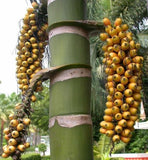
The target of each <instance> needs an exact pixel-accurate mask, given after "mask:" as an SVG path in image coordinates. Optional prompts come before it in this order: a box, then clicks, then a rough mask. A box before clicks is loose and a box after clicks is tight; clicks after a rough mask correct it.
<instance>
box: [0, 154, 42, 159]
mask: <svg viewBox="0 0 148 160" xmlns="http://www.w3.org/2000/svg"><path fill="white" fill-rule="evenodd" d="M0 159H1V160H12V158H11V157H9V158H0ZM21 160H41V156H40V154H38V153H27V154H23V155H22V157H21Z"/></svg>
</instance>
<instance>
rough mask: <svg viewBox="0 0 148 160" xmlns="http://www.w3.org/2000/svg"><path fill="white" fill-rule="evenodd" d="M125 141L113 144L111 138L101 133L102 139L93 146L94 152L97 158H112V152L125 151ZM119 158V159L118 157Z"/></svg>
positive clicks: (103, 159) (96, 159)
mask: <svg viewBox="0 0 148 160" xmlns="http://www.w3.org/2000/svg"><path fill="white" fill-rule="evenodd" d="M124 148H125V143H123V142H120V143H116V144H115V145H114V148H113V146H112V143H111V140H110V138H109V137H107V136H106V135H104V134H101V136H100V139H99V141H98V142H97V143H95V144H94V146H93V153H94V159H95V160H110V159H113V158H111V157H110V153H111V151H112V153H122V152H124ZM118 160H119V159H118Z"/></svg>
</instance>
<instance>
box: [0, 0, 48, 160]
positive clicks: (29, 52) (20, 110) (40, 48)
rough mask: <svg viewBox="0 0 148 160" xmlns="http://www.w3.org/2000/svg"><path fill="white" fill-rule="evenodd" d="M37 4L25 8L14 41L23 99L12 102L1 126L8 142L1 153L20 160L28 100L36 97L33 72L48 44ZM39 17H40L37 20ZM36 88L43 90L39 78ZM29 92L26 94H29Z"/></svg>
mask: <svg viewBox="0 0 148 160" xmlns="http://www.w3.org/2000/svg"><path fill="white" fill-rule="evenodd" d="M40 9H41V8H40V7H39V5H38V4H37V3H36V2H33V3H32V8H28V9H27V13H26V15H25V17H24V18H23V25H22V28H21V31H20V35H19V41H18V45H17V49H18V51H17V57H16V61H17V71H16V72H17V79H18V80H17V82H18V84H19V88H20V89H21V91H22V95H23V98H22V102H21V103H18V104H16V105H15V111H14V114H10V115H9V120H10V123H9V126H8V127H7V128H5V129H4V138H5V139H6V140H7V145H5V146H3V153H2V157H3V158H7V157H9V156H11V157H12V159H13V160H20V157H21V153H23V152H24V151H25V150H26V149H27V148H28V147H29V146H30V144H29V143H28V142H27V134H28V132H27V130H28V127H29V124H30V121H31V120H30V113H31V112H32V109H31V104H30V102H31V101H32V102H35V101H36V97H35V95H34V94H32V93H33V92H32V91H31V92H30V91H29V90H28V87H29V84H30V82H31V80H32V78H33V76H34V75H35V74H36V73H37V72H38V71H40V70H41V68H42V58H43V53H44V50H45V46H46V44H47V42H46V41H47V39H48V38H47V34H46V29H47V19H46V18H45V20H44V19H43V18H41V17H40V15H39V13H41V11H40ZM39 18H40V20H39ZM33 89H35V90H33V91H36V92H38V91H41V90H42V82H41V81H38V82H37V83H35V88H33ZM28 93H29V94H28Z"/></svg>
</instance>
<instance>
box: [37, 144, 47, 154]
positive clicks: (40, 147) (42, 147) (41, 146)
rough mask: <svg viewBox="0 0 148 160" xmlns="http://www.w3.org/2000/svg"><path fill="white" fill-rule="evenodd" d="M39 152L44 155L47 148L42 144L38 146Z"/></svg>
mask: <svg viewBox="0 0 148 160" xmlns="http://www.w3.org/2000/svg"><path fill="white" fill-rule="evenodd" d="M38 148H39V151H40V152H43V155H45V152H46V150H47V146H46V145H45V144H44V143H41V144H39V145H38Z"/></svg>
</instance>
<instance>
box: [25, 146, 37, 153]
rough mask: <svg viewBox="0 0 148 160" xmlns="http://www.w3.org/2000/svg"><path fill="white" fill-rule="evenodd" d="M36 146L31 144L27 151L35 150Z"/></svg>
mask: <svg viewBox="0 0 148 160" xmlns="http://www.w3.org/2000/svg"><path fill="white" fill-rule="evenodd" d="M35 148H36V146H30V147H29V148H27V149H26V152H35Z"/></svg>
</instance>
